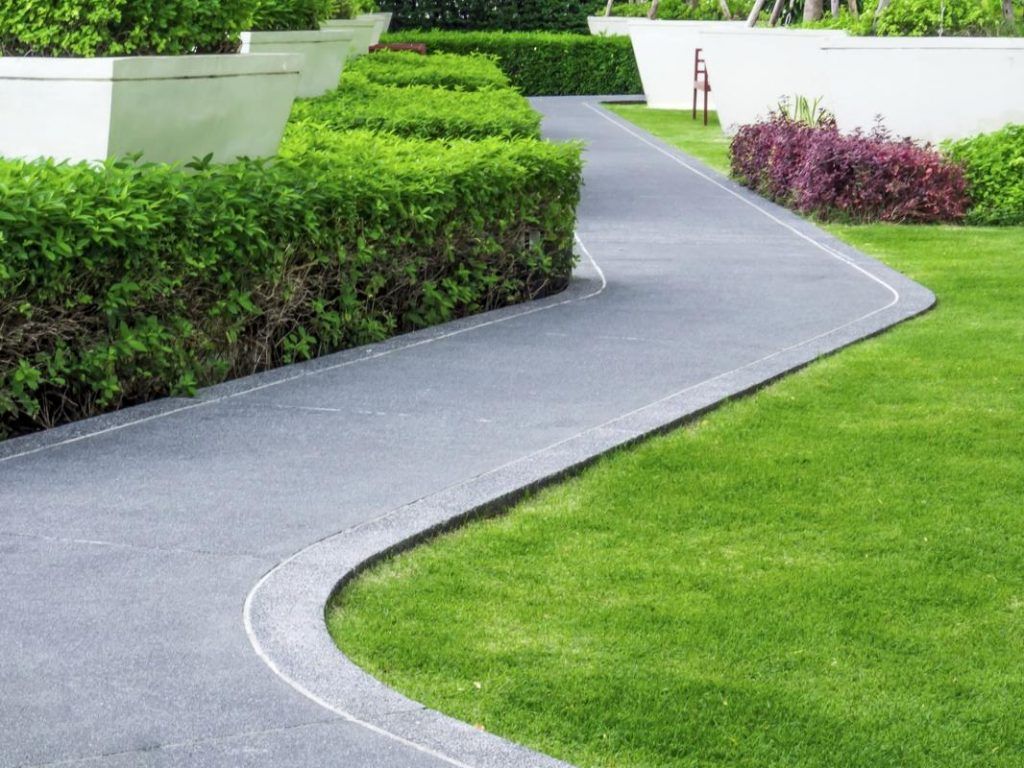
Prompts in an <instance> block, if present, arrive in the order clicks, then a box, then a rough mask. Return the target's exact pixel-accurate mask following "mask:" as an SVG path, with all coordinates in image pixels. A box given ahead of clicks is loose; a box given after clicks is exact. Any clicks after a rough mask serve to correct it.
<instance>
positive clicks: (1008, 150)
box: [945, 125, 1024, 225]
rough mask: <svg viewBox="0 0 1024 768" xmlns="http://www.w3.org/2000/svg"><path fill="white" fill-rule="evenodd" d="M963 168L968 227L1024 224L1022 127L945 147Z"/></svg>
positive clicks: (1023, 131)
mask: <svg viewBox="0 0 1024 768" xmlns="http://www.w3.org/2000/svg"><path fill="white" fill-rule="evenodd" d="M945 149H946V152H947V153H948V155H949V156H950V157H951V158H952V159H953V160H954V161H956V162H958V163H960V164H962V165H963V167H964V173H965V175H966V177H967V184H968V188H969V190H970V194H971V201H972V203H973V205H972V207H971V210H970V211H969V212H968V214H967V221H968V222H970V223H971V224H992V225H1010V224H1024V125H1009V126H1007V127H1006V128H1004V129H1003V130H1001V131H996V132H995V133H987V134H984V135H982V136H976V137H974V138H970V139H964V140H962V141H957V142H952V143H950V144H948V145H947V146H946V148H945Z"/></svg>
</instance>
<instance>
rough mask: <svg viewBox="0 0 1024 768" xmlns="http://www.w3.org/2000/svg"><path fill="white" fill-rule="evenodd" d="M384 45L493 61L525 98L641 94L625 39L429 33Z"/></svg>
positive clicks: (389, 37)
mask: <svg viewBox="0 0 1024 768" xmlns="http://www.w3.org/2000/svg"><path fill="white" fill-rule="evenodd" d="M384 40H385V42H394V43H426V44H427V50H428V51H429V52H436V53H458V54H473V53H482V54H486V55H488V56H495V57H497V59H498V62H499V64H500V65H501V68H502V69H503V70H504V71H505V74H507V75H508V77H509V79H510V80H511V81H512V85H513V86H515V87H516V88H518V89H520V90H521V91H522V92H523V93H524V94H525V95H527V96H572V95H588V94H637V93H643V87H642V86H641V84H640V73H639V72H638V71H637V67H636V59H635V58H634V56H633V46H632V45H631V43H630V41H629V38H628V37H603V36H586V35H571V34H553V33H548V32H445V31H437V30H432V31H412V32H400V33H396V34H391V35H386V36H385V38H384Z"/></svg>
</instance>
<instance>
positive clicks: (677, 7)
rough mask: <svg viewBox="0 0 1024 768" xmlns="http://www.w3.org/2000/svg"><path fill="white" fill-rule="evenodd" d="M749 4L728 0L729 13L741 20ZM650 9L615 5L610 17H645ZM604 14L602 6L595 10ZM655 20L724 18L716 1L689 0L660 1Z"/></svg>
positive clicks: (710, 19) (641, 6) (632, 5)
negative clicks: (692, 0) (690, 0)
mask: <svg viewBox="0 0 1024 768" xmlns="http://www.w3.org/2000/svg"><path fill="white" fill-rule="evenodd" d="M750 8H751V3H750V2H747V0H730V2H729V11H730V12H731V17H732V18H734V19H741V18H743V17H744V16H746V15H747V14H748V13H750ZM650 9H651V4H650V2H646V3H616V4H615V5H613V6H612V16H630V17H636V18H643V17H646V16H647V14H648V12H649V11H650ZM603 14H604V5H602V6H601V7H600V8H597V9H595V15H599V16H600V15H603ZM657 18H659V19H661V20H663V21H718V20H720V19H723V18H725V17H724V15H723V14H722V7H721V5H720V4H719V2H718V0H698V2H697V3H696V4H695V5H694V4H691V3H690V2H689V0H661V2H660V3H659V4H658V16H657Z"/></svg>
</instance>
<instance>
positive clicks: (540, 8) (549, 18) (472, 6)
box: [380, 0, 597, 33]
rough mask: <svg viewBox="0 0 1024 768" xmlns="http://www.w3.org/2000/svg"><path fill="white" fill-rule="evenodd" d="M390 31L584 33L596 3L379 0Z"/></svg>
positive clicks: (573, 0) (574, 0)
mask: <svg viewBox="0 0 1024 768" xmlns="http://www.w3.org/2000/svg"><path fill="white" fill-rule="evenodd" d="M380 5H381V8H382V9H383V10H385V11H392V12H394V18H393V21H392V25H393V26H392V28H393V29H395V30H402V29H429V28H434V29H460V30H471V29H504V30H525V31H536V30H548V31H552V32H576V33H586V32H587V16H588V15H590V14H591V13H593V12H594V6H595V5H597V2H596V1H595V0H382V2H381V4H380Z"/></svg>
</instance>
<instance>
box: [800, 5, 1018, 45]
mask: <svg viewBox="0 0 1024 768" xmlns="http://www.w3.org/2000/svg"><path fill="white" fill-rule="evenodd" d="M827 5H828V4H827V3H826V6H827ZM1022 5H1024V3H1021V0H1012V3H1011V8H1012V9H1013V19H1007V18H1006V17H1005V16H1004V8H1003V0H891V2H889V4H888V5H887V6H886V7H885V8H883V9H882V11H881V12H880V13H876V9H877V8H878V0H867V2H866V3H864V4H863V8H862V10H861V13H860V14H858V16H857V17H854V16H853V15H852V14H850V13H849V11H848V10H847V9H846V8H843V9H842V11H841V12H840V14H839V15H838V16H831V15H830V14H826V15H825V17H824V18H823V19H822V20H821V21H818V22H811V23H807V24H800V25H799V26H808V27H819V28H820V27H824V28H829V29H845V30H847V31H848V32H850V34H853V35H881V36H898V37H904V36H909V37H922V36H927V37H935V36H939V35H943V36H949V35H954V36H966V37H974V36H983V37H984V36H990V35H1020V34H1022V33H1024V24H1022V23H1021V9H1022Z"/></svg>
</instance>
